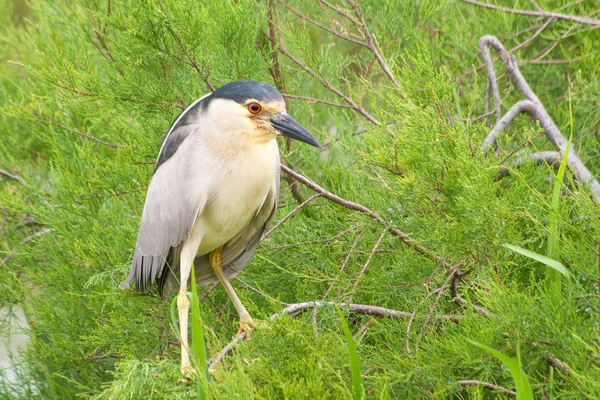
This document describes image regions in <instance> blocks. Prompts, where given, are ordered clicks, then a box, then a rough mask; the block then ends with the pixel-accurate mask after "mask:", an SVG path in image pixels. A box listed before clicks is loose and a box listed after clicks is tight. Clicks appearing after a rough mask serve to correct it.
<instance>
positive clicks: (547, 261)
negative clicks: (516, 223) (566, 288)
mask: <svg viewBox="0 0 600 400" xmlns="http://www.w3.org/2000/svg"><path fill="white" fill-rule="evenodd" d="M503 246H504V247H506V248H507V249H509V250H512V251H514V252H515V253H519V254H521V255H524V256H525V257H529V258H531V259H532V260H535V261H539V262H541V263H542V264H544V265H546V266H547V267H550V268H552V269H553V270H555V271H558V272H559V273H561V274H562V275H563V276H564V277H565V278H571V274H570V273H569V271H568V270H567V268H565V266H564V265H562V263H561V262H560V261H556V260H554V259H552V258H549V257H546V256H543V255H541V254H538V253H536V252H533V251H531V250H527V249H524V248H522V247H519V246H514V245H512V244H504V245H503Z"/></svg>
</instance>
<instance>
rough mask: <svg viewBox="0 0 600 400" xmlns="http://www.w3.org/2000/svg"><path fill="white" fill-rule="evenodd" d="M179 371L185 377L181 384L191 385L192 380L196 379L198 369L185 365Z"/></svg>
mask: <svg viewBox="0 0 600 400" xmlns="http://www.w3.org/2000/svg"><path fill="white" fill-rule="evenodd" d="M179 371H181V375H183V377H182V378H181V379H180V380H179V382H181V383H189V382H190V381H191V380H193V379H194V378H196V369H195V368H194V367H192V366H191V365H190V364H183V365H182V366H181V368H179Z"/></svg>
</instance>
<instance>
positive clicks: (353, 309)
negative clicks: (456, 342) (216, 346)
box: [208, 301, 460, 372]
mask: <svg viewBox="0 0 600 400" xmlns="http://www.w3.org/2000/svg"><path fill="white" fill-rule="evenodd" d="M336 304H337V305H338V307H340V308H347V309H348V312H350V313H355V314H365V315H375V316H379V317H388V318H395V319H396V318H408V317H410V315H411V313H409V312H406V311H398V310H392V309H390V308H385V307H379V306H372V305H369V304H347V303H335V302H333V301H307V302H304V303H294V304H290V305H288V306H287V307H286V308H284V309H283V310H281V311H278V312H276V313H275V314H273V315H271V316H270V317H269V320H270V321H271V322H273V321H275V320H276V319H277V318H279V317H282V316H284V315H290V316H291V317H292V318H293V317H297V316H298V315H300V314H302V313H303V312H304V311H306V310H308V309H310V308H313V307H324V306H333V305H336ZM436 318H440V319H445V320H451V321H457V320H459V318H460V317H459V316H457V315H439V316H437V317H436ZM245 339H246V332H242V333H240V334H239V335H237V336H236V337H234V338H233V340H232V341H231V342H229V343H228V344H227V345H226V346H225V347H223V348H222V349H221V351H219V352H218V353H217V354H215V356H214V357H213V358H212V359H211V360H209V361H208V365H209V366H208V369H209V371H211V372H214V370H215V368H216V367H217V365H218V364H219V362H221V360H223V358H224V357H225V356H226V355H227V354H228V353H229V352H231V350H233V348H234V347H235V346H236V345H237V344H238V343H240V342H242V341H243V340H245Z"/></svg>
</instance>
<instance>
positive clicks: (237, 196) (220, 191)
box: [198, 141, 278, 252]
mask: <svg viewBox="0 0 600 400" xmlns="http://www.w3.org/2000/svg"><path fill="white" fill-rule="evenodd" d="M277 161H278V154H277V144H276V142H275V141H273V142H272V144H271V143H270V144H266V145H264V146H260V147H255V148H254V149H252V150H251V151H245V152H239V153H238V154H235V155H233V156H232V157H229V158H225V159H221V160H219V162H218V163H215V164H214V165H213V166H212V168H213V171H212V172H213V173H214V176H216V177H217V179H215V180H214V181H213V182H212V184H211V185H210V186H211V192H210V194H209V197H208V201H207V204H206V206H205V208H204V210H203V212H202V213H201V215H200V216H199V219H200V220H199V221H198V223H200V224H201V225H202V226H203V228H202V230H203V231H204V235H203V236H204V238H203V240H202V243H201V245H200V249H199V250H200V251H199V252H202V251H203V250H204V249H210V250H212V249H213V248H215V247H218V246H221V245H223V244H225V243H226V242H228V241H229V240H230V239H232V238H233V237H234V236H235V235H237V234H238V233H239V232H240V231H242V230H243V229H244V228H245V227H246V226H247V225H248V223H249V222H250V220H251V219H252V218H253V217H254V216H255V215H256V213H257V212H258V210H259V209H260V207H261V206H262V205H263V203H264V201H265V199H266V197H267V195H268V193H269V191H270V190H272V188H273V187H274V182H275V179H276V176H277V175H276V173H277V168H278V165H277Z"/></svg>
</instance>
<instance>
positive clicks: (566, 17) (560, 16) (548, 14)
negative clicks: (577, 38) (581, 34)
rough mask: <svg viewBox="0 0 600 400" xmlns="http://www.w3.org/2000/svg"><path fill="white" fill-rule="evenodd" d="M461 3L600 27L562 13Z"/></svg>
mask: <svg viewBox="0 0 600 400" xmlns="http://www.w3.org/2000/svg"><path fill="white" fill-rule="evenodd" d="M460 1H462V2H463V3H469V4H473V5H475V6H478V7H483V8H489V9H491V10H497V11H502V12H505V13H509V14H518V15H526V16H528V17H540V18H555V19H562V20H564V21H571V22H579V23H580V24H586V25H595V26H600V20H597V19H593V18H587V17H579V16H577V15H567V14H560V13H555V12H551V11H543V10H538V11H527V10H517V9H515V8H508V7H500V6H496V5H493V4H488V3H481V2H479V1H475V0H460Z"/></svg>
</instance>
